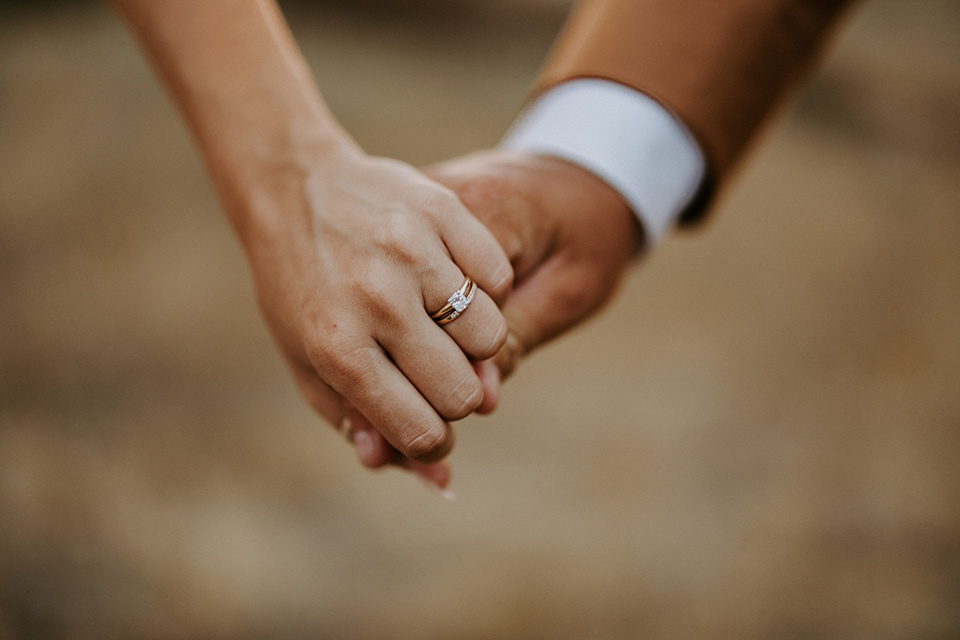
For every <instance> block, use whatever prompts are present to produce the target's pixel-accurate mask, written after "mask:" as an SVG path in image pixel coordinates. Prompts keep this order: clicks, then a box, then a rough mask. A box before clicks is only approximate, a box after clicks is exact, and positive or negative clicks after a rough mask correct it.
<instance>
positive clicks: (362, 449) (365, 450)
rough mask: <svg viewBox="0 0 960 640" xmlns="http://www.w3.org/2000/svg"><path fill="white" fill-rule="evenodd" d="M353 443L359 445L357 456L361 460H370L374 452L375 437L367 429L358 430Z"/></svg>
mask: <svg viewBox="0 0 960 640" xmlns="http://www.w3.org/2000/svg"><path fill="white" fill-rule="evenodd" d="M353 444H354V446H356V447H357V457H359V458H360V460H361V461H368V460H370V459H371V457H372V456H373V454H374V451H373V438H372V437H371V436H370V434H369V433H367V432H366V431H356V432H354V434H353Z"/></svg>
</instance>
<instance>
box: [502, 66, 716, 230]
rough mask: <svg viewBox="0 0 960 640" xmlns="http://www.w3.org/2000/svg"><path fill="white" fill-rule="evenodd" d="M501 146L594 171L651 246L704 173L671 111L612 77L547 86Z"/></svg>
mask: <svg viewBox="0 0 960 640" xmlns="http://www.w3.org/2000/svg"><path fill="white" fill-rule="evenodd" d="M500 144H501V146H503V147H505V148H508V149H513V150H517V151H526V152H532V153H542V154H546V155H551V156H556V157H559V158H563V159H564V160H568V161H570V162H573V163H574V164H577V165H580V166H581V167H583V168H584V169H587V170H588V171H590V172H592V173H594V174H595V175H597V176H598V177H599V178H600V179H602V180H603V181H604V182H606V183H607V184H609V185H610V186H611V187H613V188H614V189H615V190H616V191H618V192H619V193H620V195H621V196H622V197H623V198H624V200H626V201H627V203H628V204H629V205H630V208H631V209H633V212H634V213H635V214H636V215H637V218H638V219H639V220H640V223H641V224H642V225H643V229H644V232H645V235H646V240H647V243H648V244H651V245H652V244H656V243H657V242H658V241H660V240H661V239H662V238H663V236H664V235H666V233H667V232H668V231H669V230H670V228H671V227H672V226H673V225H674V223H675V222H676V220H677V218H678V217H679V216H680V213H681V212H682V211H683V210H684V209H685V208H686V206H687V205H689V204H690V201H691V200H692V199H693V197H694V195H695V194H696V193H697V190H698V189H699V188H700V183H701V182H702V181H703V176H704V171H705V162H704V156H703V152H702V151H701V149H700V146H699V145H698V144H697V142H696V140H694V138H693V136H692V135H691V134H690V132H689V131H687V129H686V127H684V126H683V124H682V123H680V121H678V120H677V119H676V118H675V117H674V116H673V114H671V113H670V112H669V111H667V109H666V108H664V107H663V106H662V105H661V104H660V103H658V102H657V101H655V100H653V99H652V98H650V97H649V96H647V95H645V94H643V93H641V92H639V91H636V90H634V89H631V88H629V87H625V86H623V85H621V84H618V83H616V82H612V81H609V80H599V79H593V78H584V79H576V80H570V81H567V82H565V83H563V84H560V85H557V86H556V87H554V88H552V89H550V90H549V91H547V92H546V93H544V94H543V95H542V96H540V97H539V98H538V99H537V100H536V101H535V102H534V103H533V104H532V105H531V106H530V107H529V108H528V109H527V110H526V111H524V113H523V114H521V116H520V117H519V118H518V119H517V121H516V122H515V123H514V125H513V127H512V128H511V129H510V131H508V132H507V135H506V136H505V137H504V139H503V140H502V141H501V143H500Z"/></svg>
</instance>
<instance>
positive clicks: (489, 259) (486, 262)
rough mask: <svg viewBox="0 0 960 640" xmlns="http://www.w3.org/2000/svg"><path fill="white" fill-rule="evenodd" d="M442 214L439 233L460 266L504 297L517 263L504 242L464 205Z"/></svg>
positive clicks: (493, 295)
mask: <svg viewBox="0 0 960 640" xmlns="http://www.w3.org/2000/svg"><path fill="white" fill-rule="evenodd" d="M456 206H457V207H458V209H459V210H458V211H456V212H455V213H452V214H450V215H445V216H442V217H441V218H440V223H439V226H440V228H439V234H440V238H441V240H443V243H444V244H445V245H446V247H447V250H448V251H449V252H450V256H451V257H452V258H453V261H454V262H455V263H456V264H457V266H458V267H460V269H461V270H462V271H463V272H464V273H465V274H467V275H469V276H470V277H471V278H473V280H474V281H475V282H476V283H477V285H478V286H479V287H480V288H481V289H482V290H484V291H485V292H487V294H488V295H489V296H490V297H491V298H493V299H494V300H498V301H499V300H501V299H504V298H505V296H506V295H507V293H508V292H509V291H510V287H511V285H512V284H513V267H511V266H510V260H509V259H508V258H507V255H506V253H504V250H503V248H502V247H501V246H500V243H498V242H497V240H496V238H494V236H493V234H492V233H490V231H489V230H488V229H487V228H486V227H485V226H483V224H482V223H481V222H480V221H479V220H477V219H476V218H475V217H474V216H473V215H471V214H470V212H469V211H467V210H466V208H465V207H463V205H462V204H461V203H460V202H459V201H457V205H456Z"/></svg>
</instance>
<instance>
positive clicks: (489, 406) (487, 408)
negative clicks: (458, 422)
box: [474, 360, 500, 415]
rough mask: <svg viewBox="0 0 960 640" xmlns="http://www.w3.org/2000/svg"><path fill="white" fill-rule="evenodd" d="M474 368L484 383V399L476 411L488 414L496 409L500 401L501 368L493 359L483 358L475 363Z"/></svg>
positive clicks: (481, 382)
mask: <svg viewBox="0 0 960 640" xmlns="http://www.w3.org/2000/svg"><path fill="white" fill-rule="evenodd" d="M474 369H475V370H476V372H477V377H478V378H480V384H481V385H483V400H482V401H481V403H480V406H479V407H477V409H476V413H479V414H480V415H488V414H490V413H493V412H494V411H495V410H496V408H497V404H498V403H499V401H500V368H499V367H498V366H497V365H496V364H495V363H494V361H493V360H481V361H480V362H476V363H474Z"/></svg>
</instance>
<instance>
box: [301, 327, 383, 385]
mask: <svg viewBox="0 0 960 640" xmlns="http://www.w3.org/2000/svg"><path fill="white" fill-rule="evenodd" d="M374 351H375V349H374V347H371V346H367V345H363V344H352V343H350V342H348V341H346V340H320V341H318V342H316V343H314V344H312V345H311V346H310V347H308V350H307V356H308V357H309V358H310V362H311V363H312V364H313V365H314V367H315V368H316V370H317V372H318V373H319V374H320V376H321V378H324V379H327V380H330V381H331V382H333V381H337V382H339V384H338V385H337V386H340V387H341V388H344V389H354V390H355V391H356V392H359V393H363V390H364V389H369V388H370V387H371V385H372V383H373V380H374V378H375V377H376V360H377V358H376V354H375V353H374Z"/></svg>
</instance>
